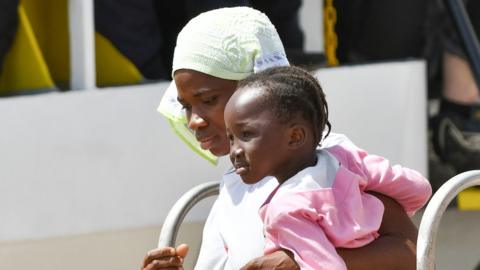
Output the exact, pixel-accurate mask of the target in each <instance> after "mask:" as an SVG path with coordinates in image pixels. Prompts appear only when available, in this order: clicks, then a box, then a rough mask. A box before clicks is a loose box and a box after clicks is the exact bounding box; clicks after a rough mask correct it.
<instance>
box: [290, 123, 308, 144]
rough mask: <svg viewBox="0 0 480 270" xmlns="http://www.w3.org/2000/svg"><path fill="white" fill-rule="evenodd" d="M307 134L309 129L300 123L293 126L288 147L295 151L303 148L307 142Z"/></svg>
mask: <svg viewBox="0 0 480 270" xmlns="http://www.w3.org/2000/svg"><path fill="white" fill-rule="evenodd" d="M306 134H307V129H306V127H305V126H304V125H301V124H298V123H296V124H292V126H291V127H290V132H289V141H288V146H289V147H290V148H293V149H296V148H300V147H302V146H303V145H304V144H305V141H306Z"/></svg>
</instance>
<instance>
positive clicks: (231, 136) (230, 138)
mask: <svg viewBox="0 0 480 270" xmlns="http://www.w3.org/2000/svg"><path fill="white" fill-rule="evenodd" d="M228 140H229V141H230V145H233V135H232V134H229V135H228Z"/></svg>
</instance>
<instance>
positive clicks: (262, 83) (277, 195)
mask: <svg viewBox="0 0 480 270" xmlns="http://www.w3.org/2000/svg"><path fill="white" fill-rule="evenodd" d="M225 123H226V129H227V135H228V138H229V140H230V145H231V148H230V159H231V161H232V163H233V165H234V169H235V172H236V173H237V174H239V175H240V176H241V178H242V180H243V181H244V182H245V183H247V184H253V183H256V182H258V181H260V180H261V179H263V178H264V177H265V176H269V175H271V176H274V177H275V178H276V179H277V180H278V182H279V186H278V187H277V188H276V189H275V190H274V191H273V192H272V193H271V194H270V196H269V197H268V199H267V201H266V202H265V203H264V205H263V206H262V207H261V209H260V216H261V218H262V220H263V222H264V232H265V237H266V245H265V250H264V251H265V253H266V254H268V253H271V252H274V251H276V250H278V249H287V250H290V251H291V252H292V253H293V255H294V256H295V261H296V262H297V263H298V265H299V266H300V268H301V269H329V270H331V269H346V265H345V263H344V262H343V260H342V259H341V257H340V256H339V255H338V254H337V253H336V250H335V248H357V247H361V246H364V245H366V244H368V243H370V242H372V241H373V240H374V239H375V238H376V237H377V236H378V233H377V231H378V229H379V227H380V224H381V220H382V215H383V205H382V203H381V202H380V201H379V200H378V199H377V198H375V197H374V196H372V195H370V194H367V193H365V192H364V190H366V189H368V190H374V191H377V192H381V193H383V194H386V195H388V196H390V197H392V198H394V199H395V200H397V201H399V202H401V203H402V206H403V207H404V208H405V210H406V212H407V213H409V214H410V215H413V213H414V212H415V211H416V210H417V209H418V208H420V207H422V206H423V205H424V204H425V203H426V201H427V200H428V198H429V197H430V195H431V188H430V185H429V183H428V181H427V180H426V179H425V178H424V177H422V176H421V175H420V174H419V173H417V172H416V171H413V170H410V169H407V168H403V167H401V166H398V165H396V166H393V167H392V166H390V164H389V162H388V161H387V160H386V159H384V158H382V157H378V156H373V155H368V154H367V153H366V152H365V151H363V150H360V149H358V148H357V147H355V146H354V145H353V144H351V143H343V144H342V143H340V144H337V145H335V146H332V147H329V148H320V149H319V148H317V146H318V145H319V144H320V142H321V141H322V138H324V137H326V136H328V133H329V132H330V129H331V125H330V123H329V122H328V106H327V103H326V100H325V95H324V93H323V91H322V89H321V87H320V85H319V84H318V81H317V80H316V79H315V78H313V77H312V76H311V75H310V74H308V73H307V72H306V71H304V70H302V69H300V68H295V67H278V68H271V69H268V70H266V71H263V72H260V73H257V74H253V75H251V76H250V77H248V78H246V79H244V80H243V81H240V82H239V84H238V89H237V91H235V93H234V94H233V96H232V97H231V98H230V100H229V101H228V103H227V105H226V108H225ZM325 127H328V132H327V133H326V135H325V136H323V130H324V129H325Z"/></svg>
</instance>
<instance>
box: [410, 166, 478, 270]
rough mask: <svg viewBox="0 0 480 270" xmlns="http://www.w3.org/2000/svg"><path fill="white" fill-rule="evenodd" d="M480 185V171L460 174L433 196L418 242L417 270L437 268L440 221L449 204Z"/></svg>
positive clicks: (421, 224)
mask: <svg viewBox="0 0 480 270" xmlns="http://www.w3.org/2000/svg"><path fill="white" fill-rule="evenodd" d="M476 185H480V170H474V171H468V172H464V173H461V174H458V175H456V176H454V177H453V178H451V179H450V180H448V181H447V182H445V183H444V184H443V185H442V186H441V187H440V188H439V189H438V190H437V192H435V194H434V195H433V197H432V199H431V200H430V202H429V203H428V205H427V208H426V209H425V212H424V213H423V217H422V221H421V222H420V228H419V230H418V240H417V270H433V269H434V268H435V247H436V240H437V232H438V227H439V225H440V219H441V217H442V215H443V213H444V212H445V209H446V208H447V206H448V204H449V203H450V202H451V201H452V200H453V198H455V196H456V195H457V194H458V193H459V192H460V191H462V190H464V189H466V188H469V187H472V186H476Z"/></svg>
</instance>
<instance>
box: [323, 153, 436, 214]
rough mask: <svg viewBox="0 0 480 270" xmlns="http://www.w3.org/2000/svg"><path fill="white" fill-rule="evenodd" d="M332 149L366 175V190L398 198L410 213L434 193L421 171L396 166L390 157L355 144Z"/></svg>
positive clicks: (354, 169)
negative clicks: (378, 154)
mask: <svg viewBox="0 0 480 270" xmlns="http://www.w3.org/2000/svg"><path fill="white" fill-rule="evenodd" d="M329 151H330V152H331V153H333V154H334V155H335V156H337V158H339V159H341V162H343V163H346V164H344V165H345V166H346V167H347V168H348V169H349V170H351V171H353V172H355V173H358V174H359V175H363V176H364V177H365V180H366V182H365V183H362V185H363V188H364V190H367V191H372V192H377V193H381V194H384V195H386V196H388V197H390V198H392V199H394V200H396V201H397V202H398V203H399V204H400V205H402V206H403V208H404V209H405V211H406V212H407V214H408V215H409V216H412V215H413V214H414V213H415V211H417V210H418V209H419V208H421V207H422V206H424V205H425V203H426V202H427V201H428V199H429V198H430V196H431V194H432V188H431V186H430V183H429V182H428V180H427V179H425V177H423V176H422V175H421V174H420V173H419V172H417V171H415V170H412V169H409V168H406V167H402V166H400V165H394V166H392V165H391V164H390V162H389V161H388V160H387V159H386V158H383V157H381V156H376V155H370V154H368V153H367V152H366V151H364V150H362V149H360V148H358V147H356V146H355V145H353V144H352V143H350V144H342V145H337V146H334V147H332V148H330V150H329Z"/></svg>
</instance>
